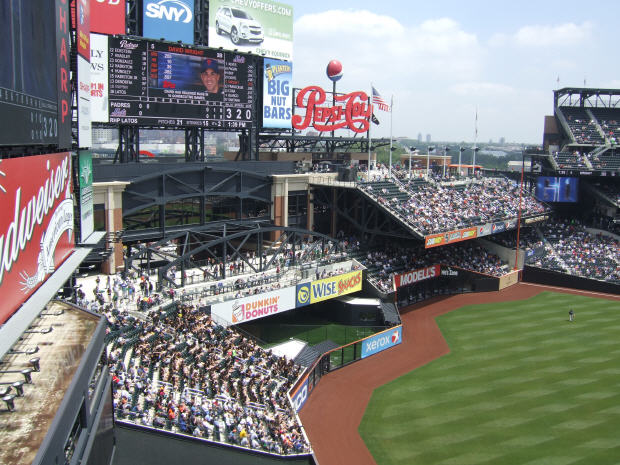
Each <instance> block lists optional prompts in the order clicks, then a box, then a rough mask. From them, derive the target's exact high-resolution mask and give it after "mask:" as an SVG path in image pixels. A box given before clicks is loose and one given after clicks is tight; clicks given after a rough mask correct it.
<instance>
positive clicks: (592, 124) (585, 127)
mask: <svg viewBox="0 0 620 465" xmlns="http://www.w3.org/2000/svg"><path fill="white" fill-rule="evenodd" d="M558 110H560V111H561V112H562V114H563V115H564V117H565V119H566V123H567V124H568V127H569V129H570V132H571V135H572V138H573V140H574V141H575V143H576V144H582V145H602V144H604V143H605V140H604V139H603V137H602V136H601V133H600V132H599V129H598V127H597V123H596V121H594V120H592V118H591V117H590V115H588V113H587V110H586V109H585V108H580V107H560V108H558Z"/></svg>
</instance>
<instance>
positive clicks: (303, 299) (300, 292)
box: [296, 270, 362, 307]
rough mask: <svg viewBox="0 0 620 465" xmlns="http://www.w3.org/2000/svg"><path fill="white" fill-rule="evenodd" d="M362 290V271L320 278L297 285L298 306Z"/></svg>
mask: <svg viewBox="0 0 620 465" xmlns="http://www.w3.org/2000/svg"><path fill="white" fill-rule="evenodd" d="M361 290H362V271H361V270H358V271H351V272H350V273H345V274H341V275H338V276H332V277H330V278H325V279H319V280H318V281H312V282H309V283H303V284H298V285H297V296H296V306H297V307H304V306H306V305H310V304H315V303H317V302H322V301H324V300H328V299H333V298H334V297H339V296H341V295H346V294H351V293H352V292H357V291H361Z"/></svg>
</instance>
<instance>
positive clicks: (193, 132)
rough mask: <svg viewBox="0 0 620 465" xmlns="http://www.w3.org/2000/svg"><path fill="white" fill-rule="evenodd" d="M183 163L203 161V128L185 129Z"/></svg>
mask: <svg viewBox="0 0 620 465" xmlns="http://www.w3.org/2000/svg"><path fill="white" fill-rule="evenodd" d="M185 161H205V130H204V128H185Z"/></svg>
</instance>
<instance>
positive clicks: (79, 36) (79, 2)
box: [71, 0, 90, 61]
mask: <svg viewBox="0 0 620 465" xmlns="http://www.w3.org/2000/svg"><path fill="white" fill-rule="evenodd" d="M71 8H72V11H71V15H72V17H73V19H74V23H73V24H74V25H77V28H76V38H75V39H76V42H77V52H78V55H79V56H81V57H83V58H84V59H85V60H86V61H88V60H89V59H90V0H74V1H73V2H72V5H71Z"/></svg>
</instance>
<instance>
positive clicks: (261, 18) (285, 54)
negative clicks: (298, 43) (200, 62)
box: [209, 0, 293, 61]
mask: <svg viewBox="0 0 620 465" xmlns="http://www.w3.org/2000/svg"><path fill="white" fill-rule="evenodd" d="M209 46H210V47H222V48H224V49H226V50H235V49H237V50H240V51H243V52H246V53H247V52H252V53H253V54H256V55H258V56H264V57H268V58H277V59H280V60H288V61H292V59H293V7H292V6H290V5H285V4H283V3H278V2H273V1H270V0H263V1H260V2H248V1H239V0H237V1H233V2H231V1H230V0H210V1H209Z"/></svg>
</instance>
